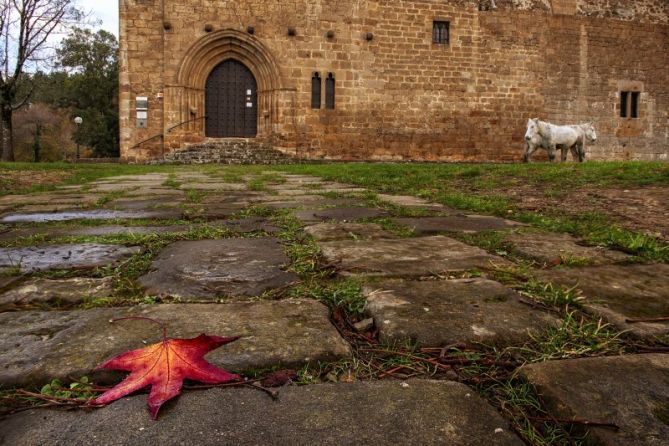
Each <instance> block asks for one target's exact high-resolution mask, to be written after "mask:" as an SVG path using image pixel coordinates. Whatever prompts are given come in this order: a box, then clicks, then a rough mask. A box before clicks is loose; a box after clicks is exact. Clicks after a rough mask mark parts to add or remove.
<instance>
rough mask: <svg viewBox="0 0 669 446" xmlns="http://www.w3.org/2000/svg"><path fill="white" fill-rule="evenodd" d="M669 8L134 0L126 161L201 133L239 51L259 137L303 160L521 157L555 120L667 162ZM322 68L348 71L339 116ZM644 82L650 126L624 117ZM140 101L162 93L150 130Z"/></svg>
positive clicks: (569, 1) (607, 149)
mask: <svg viewBox="0 0 669 446" xmlns="http://www.w3.org/2000/svg"><path fill="white" fill-rule="evenodd" d="M668 12H669V5H668V3H667V2H666V1H664V0H642V1H631V0H626V1H623V0H619V1H611V0H588V1H585V0H497V1H494V2H493V1H491V0H480V1H466V0H456V1H443V0H442V1H436V0H432V1H429V0H423V1H418V0H412V1H408V0H407V1H405V0H393V1H382V0H338V1H335V0H329V1H326V0H290V1H289V0H241V1H240V0H236V1H233V0H197V1H190V2H189V1H187V0H164V2H163V1H161V0H121V73H122V74H121V127H122V129H121V147H122V156H123V157H124V158H126V159H147V158H152V157H160V156H162V155H163V153H166V152H171V151H173V150H175V149H177V148H179V147H181V146H182V145H183V143H185V142H197V141H202V140H203V139H204V125H203V119H202V118H203V115H204V92H203V88H204V81H205V80H206V77H207V75H208V73H209V72H210V71H211V69H213V67H214V66H215V65H216V64H217V63H219V62H222V61H223V60H224V59H227V58H235V59H237V60H240V61H242V62H243V63H245V64H246V65H247V66H248V67H249V69H251V71H252V72H253V73H254V75H255V76H256V78H257V81H258V85H259V119H258V122H259V128H258V138H259V139H260V140H263V141H267V142H269V143H271V144H273V145H274V146H276V147H280V148H282V149H284V150H286V151H288V152H292V153H296V154H297V155H299V156H301V157H314V158H320V157H325V158H331V159H347V160H354V159H387V160H440V161H459V160H465V161H515V160H519V159H520V156H521V152H522V149H523V146H524V142H523V134H524V128H525V124H526V121H527V119H528V118H531V117H541V118H545V119H547V120H550V121H554V122H557V123H572V122H580V121H593V122H594V123H595V125H596V127H597V129H598V133H599V137H600V140H599V142H598V144H597V145H596V146H592V147H588V150H589V151H590V154H591V155H590V158H591V159H667V156H668V154H669V124H668V122H669V74H668V70H667V69H666V67H667V66H669V25H668V23H669V22H668V19H667V17H668ZM434 20H443V21H449V22H450V31H451V35H450V43H449V44H448V45H443V44H433V43H432V22H433V21H434ZM249 26H252V27H253V33H252V34H251V33H250V32H249V28H248V27H249ZM289 29H292V30H293V31H294V35H290V33H289ZM329 32H330V33H331V35H330V36H328V33H329ZM314 72H319V73H320V74H321V77H322V78H323V79H324V78H325V77H326V76H327V74H328V73H333V74H334V75H335V77H336V108H335V109H334V110H327V109H320V110H312V109H311V108H310V103H311V77H312V74H313V73H314ZM630 87H633V88H634V89H638V90H639V91H640V92H641V96H640V110H639V113H640V117H639V119H623V118H619V117H618V116H619V114H620V113H619V103H620V99H619V92H620V91H621V90H625V91H626V89H629V88H630ZM136 96H148V97H149V98H150V105H149V118H150V119H149V123H148V124H149V125H148V128H147V129H137V128H136V126H135V112H134V107H135V104H134V98H135V97H136ZM184 122H185V124H182V123H184ZM177 125H178V126H177ZM174 126H177V127H176V128H174ZM156 135H164V137H156V138H154V139H152V140H150V141H148V142H145V143H143V144H140V145H139V146H137V144H138V143H141V142H142V141H144V140H146V139H148V138H151V137H152V136H156Z"/></svg>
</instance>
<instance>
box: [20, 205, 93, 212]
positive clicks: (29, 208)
mask: <svg viewBox="0 0 669 446" xmlns="http://www.w3.org/2000/svg"><path fill="white" fill-rule="evenodd" d="M86 206H88V205H87V204H85V203H83V204H82V203H79V204H72V203H68V204H58V203H48V204H27V205H25V206H20V207H17V208H14V209H13V210H12V212H13V213H15V214H36V213H51V212H67V211H74V212H76V211H78V210H81V209H82V208H85V207H86Z"/></svg>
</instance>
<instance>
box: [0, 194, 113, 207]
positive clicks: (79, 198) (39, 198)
mask: <svg viewBox="0 0 669 446" xmlns="http://www.w3.org/2000/svg"><path fill="white" fill-rule="evenodd" d="M100 197H102V195H94V194H55V193H50V194H29V195H5V196H4V197H0V205H9V206H17V205H30V204H44V203H48V204H74V205H78V204H91V203H95V202H97V201H98V200H99V199H100Z"/></svg>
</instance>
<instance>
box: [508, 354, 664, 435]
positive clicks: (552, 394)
mask: <svg viewBox="0 0 669 446" xmlns="http://www.w3.org/2000/svg"><path fill="white" fill-rule="evenodd" d="M521 373H522V375H524V376H525V377H526V378H527V379H528V380H529V381H530V382H531V383H532V384H534V385H535V386H536V387H537V389H538V391H539V393H541V395H542V396H543V399H544V400H546V401H547V403H548V404H549V405H550V410H551V412H552V414H553V415H554V416H555V417H558V418H564V419H571V418H577V419H581V420H590V421H599V422H606V423H613V424H615V425H617V426H618V427H620V430H619V431H616V430H613V429H610V428H609V429H607V428H603V427H591V428H589V431H590V439H591V441H592V442H593V444H602V445H607V446H629V445H635V446H664V445H666V444H667V438H669V355H662V354H649V355H629V356H614V357H608V358H585V359H574V360H568V361H549V362H545V363H542V364H533V365H530V366H525V367H523V368H522V369H521Z"/></svg>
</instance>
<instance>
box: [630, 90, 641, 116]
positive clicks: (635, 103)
mask: <svg viewBox="0 0 669 446" xmlns="http://www.w3.org/2000/svg"><path fill="white" fill-rule="evenodd" d="M630 108H631V109H632V110H631V113H630V117H632V118H638V117H639V92H638V91H633V92H632V103H631V104H630Z"/></svg>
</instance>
